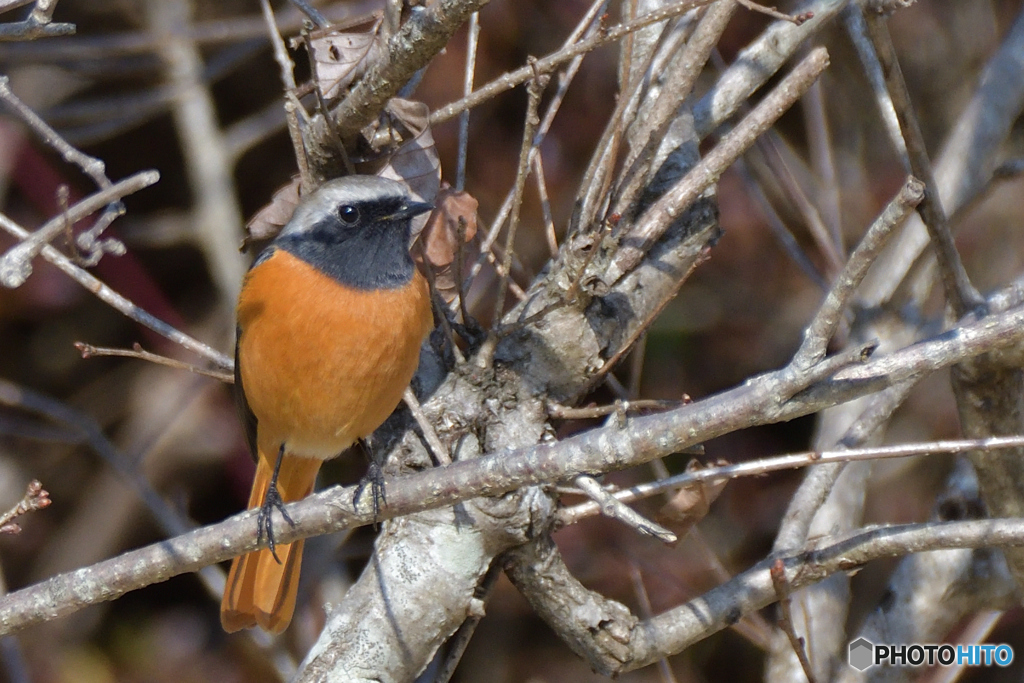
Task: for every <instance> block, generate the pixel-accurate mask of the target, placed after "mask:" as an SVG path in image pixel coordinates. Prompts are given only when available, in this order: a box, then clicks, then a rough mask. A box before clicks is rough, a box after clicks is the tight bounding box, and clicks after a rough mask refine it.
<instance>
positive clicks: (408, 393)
mask: <svg viewBox="0 0 1024 683" xmlns="http://www.w3.org/2000/svg"><path fill="white" fill-rule="evenodd" d="M402 399H403V400H404V401H405V405H406V407H408V408H409V412H410V413H412V416H413V418H414V419H415V420H416V424H417V425H419V427H420V431H422V432H423V438H424V439H426V441H427V445H428V446H429V447H430V451H431V453H433V454H434V459H435V460H437V464H439V465H450V464H451V462H452V459H451V456H449V455H448V449H447V448H445V447H444V444H443V443H441V439H439V438H438V437H437V432H435V431H434V426H433V425H432V424H430V420H429V419H427V416H426V414H425V413H424V412H423V408H422V407H421V406H420V402H419V400H418V399H417V398H416V394H414V393H412V389H411V388H409V387H406V388H405V393H404V394H402Z"/></svg>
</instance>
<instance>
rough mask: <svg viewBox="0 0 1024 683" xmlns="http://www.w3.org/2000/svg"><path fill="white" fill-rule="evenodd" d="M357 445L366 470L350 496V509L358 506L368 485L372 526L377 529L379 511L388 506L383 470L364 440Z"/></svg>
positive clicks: (360, 440)
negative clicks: (371, 508)
mask: <svg viewBox="0 0 1024 683" xmlns="http://www.w3.org/2000/svg"><path fill="white" fill-rule="evenodd" d="M358 443H359V448H360V450H362V451H363V455H364V456H366V461H367V468H366V474H365V475H364V476H363V478H362V479H361V480H360V481H359V485H358V486H356V491H355V493H354V494H353V495H352V508H353V509H355V508H357V507H358V506H359V499H360V498H361V497H362V495H363V491H364V490H365V489H366V485H367V484H369V485H370V493H371V495H372V496H373V526H374V527H377V520H378V519H379V518H380V509H381V507H382V506H383V507H386V506H387V504H388V499H387V496H386V495H385V494H384V469H383V468H382V467H381V466H380V463H378V462H377V459H376V458H374V457H373V454H372V453H371V452H370V448H369V445H368V444H367V442H366V440H365V439H359V442H358Z"/></svg>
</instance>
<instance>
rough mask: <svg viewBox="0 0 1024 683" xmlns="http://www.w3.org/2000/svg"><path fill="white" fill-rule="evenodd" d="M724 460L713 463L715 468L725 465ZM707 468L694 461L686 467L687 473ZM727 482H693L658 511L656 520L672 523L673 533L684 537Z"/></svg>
mask: <svg viewBox="0 0 1024 683" xmlns="http://www.w3.org/2000/svg"><path fill="white" fill-rule="evenodd" d="M727 464H728V463H727V462H726V461H724V460H720V461H718V462H716V463H714V466H715V467H719V466H722V465H727ZM705 467H707V465H702V464H701V463H699V462H698V461H696V460H691V461H690V462H689V464H687V466H686V471H687V472H694V471H696V470H701V469H704V468H705ZM726 483H728V480H726V479H712V480H709V481H695V482H693V483H691V484H688V485H686V486H684V487H682V488H681V489H679V490H678V491H677V492H676V494H675V495H674V496H673V497H672V500H670V501H669V502H668V503H666V504H665V505H664V506H663V507H662V508H661V510H659V511H658V519H659V520H660V521H665V522H673V529H672V530H673V531H675V532H676V533H677V534H678V535H679V536H680V537H682V536H684V535H685V534H686V532H687V531H689V529H690V527H692V526H693V525H694V524H696V523H697V522H699V521H700V520H702V519H704V517H706V516H707V514H708V511H709V510H710V509H711V503H713V502H715V499H716V498H718V495H719V494H720V493H721V492H722V489H724V488H725V485H726Z"/></svg>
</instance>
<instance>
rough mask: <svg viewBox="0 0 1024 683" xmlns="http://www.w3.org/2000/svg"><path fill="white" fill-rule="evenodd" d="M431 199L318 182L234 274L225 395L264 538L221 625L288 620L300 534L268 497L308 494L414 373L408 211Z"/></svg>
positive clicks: (418, 284)
mask: <svg viewBox="0 0 1024 683" xmlns="http://www.w3.org/2000/svg"><path fill="white" fill-rule="evenodd" d="M430 208H431V207H430V205H429V204H424V203H421V202H416V201H413V199H412V197H411V196H410V194H409V191H408V189H407V188H406V187H405V186H404V185H402V184H401V183H398V182H396V181H393V180H388V179H386V178H380V177H377V176H358V175H354V176H346V177H344V178H338V179H336V180H331V181H328V182H327V183H324V184H323V185H322V186H321V187H320V188H319V189H317V190H316V191H315V192H313V193H311V194H310V195H309V196H308V197H306V198H305V199H303V201H302V202H301V203H300V204H299V205H298V207H297V208H296V209H295V213H294V215H293V216H292V218H291V220H290V221H289V222H288V224H287V225H285V226H284V228H283V229H282V230H281V233H280V234H279V235H278V236H277V237H276V238H275V239H274V241H273V242H272V243H271V244H270V246H268V247H267V248H266V249H264V250H263V251H262V252H261V253H260V254H259V256H258V257H257V258H256V260H255V261H254V262H253V265H252V267H251V268H250V269H249V272H248V274H247V275H246V277H245V281H244V282H243V283H242V291H241V294H240V295H239V298H238V311H237V314H238V329H237V340H236V343H235V397H236V402H237V403H238V407H239V413H240V414H241V416H242V422H243V425H244V426H245V430H246V437H247V439H248V442H249V449H250V451H251V452H252V454H253V457H254V458H255V460H256V478H255V481H254V482H253V485H252V494H251V495H250V497H249V508H257V507H258V508H260V514H259V516H258V518H257V519H258V524H257V526H258V532H257V533H258V534H259V536H260V537H261V538H262V536H263V534H264V533H266V534H267V537H268V538H269V541H270V548H269V549H267V548H263V549H260V550H257V551H255V552H252V553H249V554H248V555H244V556H242V557H237V558H235V560H234V562H232V564H231V571H230V573H229V574H228V580H227V587H226V588H225V591H224V599H223V600H222V601H221V608H220V620H221V624H222V625H223V626H224V630H226V631H228V632H233V631H237V630H239V629H242V628H248V627H251V626H256V625H259V626H260V627H262V628H263V629H264V630H266V631H270V632H272V633H280V632H281V631H283V630H284V629H285V628H286V627H287V626H288V623H289V622H290V621H291V618H292V613H293V612H294V610H295V598H296V594H297V589H298V585H299V566H300V564H301V562H302V545H303V542H302V541H296V542H294V543H290V544H288V545H278V546H276V547H275V546H274V542H273V532H272V529H271V528H270V519H271V512H272V510H273V508H274V507H277V508H281V506H282V505H283V503H287V502H291V501H295V500H299V499H301V498H304V497H305V496H307V495H309V494H310V492H312V490H313V486H314V484H315V483H316V475H317V472H319V470H320V465H321V464H322V463H323V461H324V460H327V459H328V458H333V457H336V456H338V455H340V454H341V452H342V451H344V450H345V449H346V448H348V447H349V446H351V445H352V444H353V443H354V442H355V441H356V440H358V439H362V438H364V437H366V436H369V435H370V434H371V433H372V432H373V430H375V429H376V428H377V427H378V426H380V424H381V423H382V422H383V421H384V420H385V419H386V418H387V417H388V415H390V414H391V411H393V410H394V409H395V406H397V405H398V402H399V401H400V400H401V399H402V394H403V392H404V391H405V388H406V387H407V386H408V384H409V381H410V380H411V379H412V376H413V373H414V372H415V371H416V366H417V364H418V363H419V349H420V344H422V342H423V339H424V338H425V337H426V335H427V333H429V332H430V330H431V329H432V327H433V318H432V315H431V306H430V294H429V291H428V288H427V284H426V282H425V280H424V279H423V276H422V275H420V273H419V271H418V270H417V269H416V266H415V264H414V263H413V260H412V258H411V257H410V255H409V239H410V219H411V218H412V217H413V216H415V215H417V214H420V213H422V212H424V211H427V210H428V209H430ZM279 560H280V561H279Z"/></svg>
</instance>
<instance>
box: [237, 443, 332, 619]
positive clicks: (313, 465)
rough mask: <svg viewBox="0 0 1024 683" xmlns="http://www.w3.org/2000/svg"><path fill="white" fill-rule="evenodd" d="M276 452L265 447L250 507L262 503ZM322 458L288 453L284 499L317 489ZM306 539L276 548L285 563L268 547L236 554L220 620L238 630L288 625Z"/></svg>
mask: <svg viewBox="0 0 1024 683" xmlns="http://www.w3.org/2000/svg"><path fill="white" fill-rule="evenodd" d="M276 456H277V454H276V453H274V454H273V455H272V456H270V457H267V455H266V454H265V453H264V452H263V449H260V455H259V458H257V463H256V479H255V480H254V481H253V484H252V493H251V494H250V496H249V508H250V509H251V508H256V507H259V506H260V505H262V504H263V499H264V498H265V497H266V495H267V489H268V488H269V487H270V478H271V477H272V476H273V474H274V460H275V459H276ZM321 464H323V461H322V460H315V459H312V458H299V457H296V456H293V455H289V454H285V456H284V459H283V460H282V461H281V471H280V472H279V473H278V476H277V490H278V491H279V492H280V494H281V498H282V499H283V500H284V502H286V503H289V502H292V501H295V500H299V499H301V498H305V497H306V496H308V495H309V494H310V492H312V490H313V485H314V484H315V483H316V475H317V472H319V471H320V465H321ZM302 546H303V542H302V541H296V542H295V543H290V544H288V545H279V546H277V556H278V557H279V558H281V562H280V564H278V562H277V560H275V559H274V556H273V555H272V554H271V553H270V551H269V550H267V549H266V548H262V549H260V550H257V551H255V552H252V553H249V554H248V555H242V556H241V557H236V558H235V559H234V561H232V563H231V571H230V572H228V582H227V586H226V588H225V589H224V599H223V600H221V603H220V623H221V625H222V626H223V627H224V630H225V631H227V632H228V633H233V632H235V631H238V630H239V629H243V628H249V627H251V626H256V625H257V624H258V625H259V626H260V627H261V628H262V629H263V630H264V631H268V632H270V633H280V632H281V631H283V630H285V629H286V628H288V623H289V622H290V621H291V620H292V613H293V612H294V611H295V597H296V595H297V593H298V588H299V567H300V566H301V565H302Z"/></svg>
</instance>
